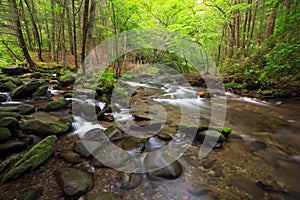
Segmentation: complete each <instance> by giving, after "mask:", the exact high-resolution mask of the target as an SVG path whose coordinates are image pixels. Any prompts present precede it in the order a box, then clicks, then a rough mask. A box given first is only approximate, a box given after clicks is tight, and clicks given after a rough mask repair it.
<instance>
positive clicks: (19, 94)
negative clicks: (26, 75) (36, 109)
mask: <svg viewBox="0 0 300 200" xmlns="http://www.w3.org/2000/svg"><path fill="white" fill-rule="evenodd" d="M42 84H43V82H42V81H31V82H29V83H27V84H26V85H21V86H19V87H17V88H16V89H14V90H13V91H12V92H11V94H10V96H11V98H12V99H25V98H28V97H30V96H31V95H32V94H33V93H34V92H35V91H36V90H37V89H38V88H39V87H40V86H41V85H42Z"/></svg>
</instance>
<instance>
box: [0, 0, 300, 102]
mask: <svg viewBox="0 0 300 200" xmlns="http://www.w3.org/2000/svg"><path fill="white" fill-rule="evenodd" d="M0 16H1V18H0V27H1V29H0V38H1V39H0V66H8V65H20V64H22V65H27V66H28V67H29V68H30V69H31V70H39V69H40V68H41V66H45V65H46V66H48V65H49V66H52V67H53V66H60V68H59V69H60V70H62V72H64V73H70V72H71V71H76V70H77V69H78V68H79V67H80V63H82V61H83V60H84V58H85V57H86V55H87V54H88V53H89V52H90V50H91V49H92V48H94V47H95V46H97V45H98V44H100V43H101V42H102V41H104V40H106V39H108V38H110V37H112V36H113V35H115V34H118V33H122V32H123V31H126V30H132V29H137V28H162V29H166V30H168V31H170V32H176V33H180V34H183V35H187V36H189V37H191V38H192V39H193V41H195V42H196V43H198V44H200V45H202V46H203V47H204V49H205V50H206V51H207V52H208V54H209V55H211V57H212V58H213V59H214V61H215V63H216V65H217V66H218V68H219V70H220V72H221V74H222V76H223V78H224V82H225V86H226V88H227V89H228V90H231V91H233V92H235V93H239V94H249V95H252V96H264V97H291V96H299V87H300V28H299V27H300V26H299V24H300V6H299V0H130V1H129V0H62V1H58V0H50V1H46V0H37V1H33V0H10V1H7V0H1V1H0ZM135 62H136V63H135ZM151 62H156V63H163V64H167V65H169V66H172V67H173V68H175V69H177V70H178V71H180V72H181V73H183V74H184V75H186V76H191V75H193V74H194V72H193V68H192V66H191V65H189V64H188V63H187V62H185V60H184V59H182V58H178V57H176V55H174V54H172V52H169V53H166V52H156V51H155V50H149V49H148V50H139V51H135V52H130V53H129V55H124V56H123V57H122V58H120V59H118V62H115V63H113V65H115V66H114V67H113V68H112V69H114V70H115V75H116V76H115V77H119V76H120V75H121V73H122V70H123V71H125V70H126V69H128V67H129V66H127V65H132V64H137V63H151ZM124 63H125V64H124ZM62 72H61V73H62Z"/></svg>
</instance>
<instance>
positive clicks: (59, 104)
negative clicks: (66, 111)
mask: <svg viewBox="0 0 300 200" xmlns="http://www.w3.org/2000/svg"><path fill="white" fill-rule="evenodd" d="M68 104H69V101H67V100H66V99H60V100H56V101H51V102H49V103H48V105H47V106H46V110H47V111H50V110H59V109H63V108H66V106H67V105H68Z"/></svg>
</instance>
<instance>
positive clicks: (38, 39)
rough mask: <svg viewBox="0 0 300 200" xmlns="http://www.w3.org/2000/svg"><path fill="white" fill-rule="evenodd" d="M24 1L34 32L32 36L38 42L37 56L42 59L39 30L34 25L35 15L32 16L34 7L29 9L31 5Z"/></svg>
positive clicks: (26, 0)
mask: <svg viewBox="0 0 300 200" xmlns="http://www.w3.org/2000/svg"><path fill="white" fill-rule="evenodd" d="M24 2H25V4H26V6H27V9H28V11H29V15H30V20H31V23H32V26H33V33H34V36H35V38H36V41H37V44H38V58H39V61H43V58H42V45H41V39H40V34H39V31H38V28H37V25H36V22H35V17H34V14H33V12H34V8H33V9H31V7H30V5H29V3H28V0H24ZM32 6H33V2H32Z"/></svg>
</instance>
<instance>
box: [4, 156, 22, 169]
mask: <svg viewBox="0 0 300 200" xmlns="http://www.w3.org/2000/svg"><path fill="white" fill-rule="evenodd" d="M22 156H23V154H22V153H16V154H12V155H11V156H9V157H8V158H7V159H6V160H4V161H2V162H1V163H0V173H2V172H3V171H4V170H5V169H6V168H8V167H10V166H12V165H13V164H14V163H15V162H16V161H17V160H19V159H20V158H21V157H22Z"/></svg>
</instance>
